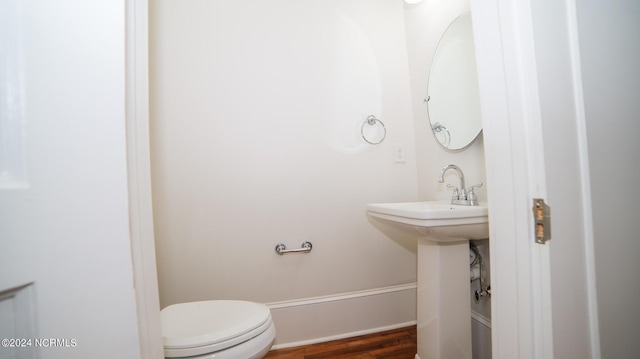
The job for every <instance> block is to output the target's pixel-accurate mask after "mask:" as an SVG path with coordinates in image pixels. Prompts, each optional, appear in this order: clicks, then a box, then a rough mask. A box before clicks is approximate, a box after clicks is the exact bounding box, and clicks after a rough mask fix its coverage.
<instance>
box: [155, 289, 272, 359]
mask: <svg viewBox="0 0 640 359" xmlns="http://www.w3.org/2000/svg"><path fill="white" fill-rule="evenodd" d="M160 318H161V321H162V337H163V338H162V339H163V342H164V356H165V358H187V357H188V358H189V359H196V358H197V359H205V358H208V359H213V358H215V359H238V358H243V359H260V358H263V357H264V356H265V355H266V354H267V353H268V352H269V350H270V349H271V345H273V342H274V340H275V337H276V329H275V326H274V324H273V321H272V319H271V312H270V310H269V307H267V306H266V305H264V304H260V303H253V302H246V301H238V300H209V301H201V302H189V303H180V304H173V305H170V306H168V307H166V308H164V309H162V311H161V312H160Z"/></svg>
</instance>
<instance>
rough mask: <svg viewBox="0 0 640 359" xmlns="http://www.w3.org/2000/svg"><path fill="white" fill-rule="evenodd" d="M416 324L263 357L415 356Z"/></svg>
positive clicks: (350, 358)
mask: <svg viewBox="0 0 640 359" xmlns="http://www.w3.org/2000/svg"><path fill="white" fill-rule="evenodd" d="M416 336H417V333H416V327H415V326H411V327H406V328H400V329H394V330H389V331H386V332H381V333H374V334H368V335H362V336H359V337H353V338H347V339H341V340H334V341H331V342H326V343H319V344H312V345H306V346H302V347H295V348H286V349H280V350H272V351H271V352H269V354H267V356H266V357H265V359H371V358H375V359H390V358H393V359H414V357H415V355H416V351H417V349H416V340H417V337H416Z"/></svg>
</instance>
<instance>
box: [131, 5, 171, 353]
mask: <svg viewBox="0 0 640 359" xmlns="http://www.w3.org/2000/svg"><path fill="white" fill-rule="evenodd" d="M147 16H148V0H127V1H126V126H127V171H128V181H129V183H128V187H129V228H130V236H131V255H132V261H133V270H134V278H133V280H134V286H135V294H136V309H137V315H138V335H139V342H140V355H141V357H142V358H162V357H164V354H163V345H162V332H161V323H160V302H159V293H158V281H157V274H156V258H155V244H154V237H153V214H152V206H151V169H150V163H151V162H150V159H149V156H150V153H149V152H150V148H149V106H148V104H149V88H148V84H149V78H148V69H149V62H148V43H149V42H148V29H147V27H148V17H147Z"/></svg>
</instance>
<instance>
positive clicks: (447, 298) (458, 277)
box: [367, 201, 489, 359]
mask: <svg viewBox="0 0 640 359" xmlns="http://www.w3.org/2000/svg"><path fill="white" fill-rule="evenodd" d="M367 213H368V214H369V216H371V217H373V218H375V219H378V220H382V221H384V222H386V223H388V224H390V225H391V226H393V227H395V228H396V229H398V230H400V231H403V232H406V233H408V234H410V235H413V236H414V237H416V239H417V240H418V308H417V311H418V354H417V355H416V359H418V358H419V359H449V358H452V359H453V358H455V359H471V303H470V301H469V240H472V239H485V238H488V237H489V223H488V222H489V221H488V219H489V216H488V209H487V206H486V204H482V203H480V204H479V205H478V206H462V205H451V204H449V203H448V202H442V201H430V202H402V203H372V204H368V205H367Z"/></svg>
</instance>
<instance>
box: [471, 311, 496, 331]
mask: <svg viewBox="0 0 640 359" xmlns="http://www.w3.org/2000/svg"><path fill="white" fill-rule="evenodd" d="M471 319H473V320H475V321H477V322H478V323H480V324H482V325H484V326H485V327H487V328H489V329H491V319H490V318H487V317H485V316H484V315H482V314H480V313H478V312H476V311H475V310H471Z"/></svg>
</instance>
